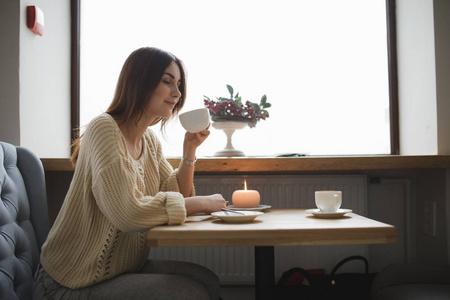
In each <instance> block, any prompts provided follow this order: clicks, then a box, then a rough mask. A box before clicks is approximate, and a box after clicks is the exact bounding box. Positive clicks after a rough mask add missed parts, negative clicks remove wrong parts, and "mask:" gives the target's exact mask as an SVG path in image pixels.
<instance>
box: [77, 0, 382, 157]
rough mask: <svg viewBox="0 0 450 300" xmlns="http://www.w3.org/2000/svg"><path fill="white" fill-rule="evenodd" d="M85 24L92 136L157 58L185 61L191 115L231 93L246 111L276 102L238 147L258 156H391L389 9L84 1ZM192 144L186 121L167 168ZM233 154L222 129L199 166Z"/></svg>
mask: <svg viewBox="0 0 450 300" xmlns="http://www.w3.org/2000/svg"><path fill="white" fill-rule="evenodd" d="M80 24H81V31H80V37H81V51H80V126H81V127H83V126H84V125H86V124H87V123H88V122H89V121H90V120H91V119H92V118H93V117H94V116H96V115H98V114H99V113H101V112H103V111H104V110H106V109H107V107H108V105H109V103H110V101H111V99H112V96H113V93H114V89H115V84H116V82H117V78H118V76H119V72H120V69H121V67H122V65H123V63H124V61H125V59H126V58H127V57H128V55H129V54H130V53H131V52H132V51H133V50H135V49H137V48H139V47H142V46H155V47H160V48H162V49H165V50H168V51H170V52H172V53H174V54H175V55H177V56H178V57H179V58H181V59H182V60H183V61H184V64H185V66H186V71H187V80H188V82H187V83H188V91H187V92H188V94H187V102H186V105H185V107H184V108H183V110H182V112H183V111H187V110H190V109H194V108H198V107H203V95H207V96H209V97H210V98H215V97H216V96H217V97H219V96H227V93H228V92H227V88H226V84H230V85H232V86H233V87H234V89H235V90H236V91H239V93H240V95H241V96H242V97H243V100H251V101H253V102H257V101H259V99H260V98H261V96H262V95H263V94H266V95H267V97H268V101H269V102H270V103H272V107H271V108H270V109H269V113H270V117H269V118H268V119H267V120H265V121H261V122H259V123H258V124H257V126H256V127H255V128H245V129H242V130H238V131H236V132H235V134H234V135H233V145H234V147H235V148H237V149H239V150H242V151H244V152H245V154H246V155H247V156H274V155H278V154H282V153H305V154H310V155H353V154H355V155H357V154H389V153H390V152H391V150H390V149H391V145H390V129H391V128H390V115H389V112H390V110H389V108H390V106H389V76H388V74H389V70H388V55H387V46H388V45H387V29H386V4H385V3H384V1H360V0H340V1H336V0H323V1H300V0H281V1H250V0H247V1H242V0H230V1H226V2H225V1H220V2H219V1H210V0H191V1H185V0H173V1H169V2H164V1H156V2H155V1H144V0H130V1H127V2H126V5H124V2H123V1H110V0H109V1H107V0H98V1H82V3H81V13H80ZM153 130H154V131H155V132H157V133H159V127H153ZM159 134H160V133H159ZM183 135H184V130H183V129H182V127H181V125H180V123H179V121H178V120H177V119H175V120H174V121H173V122H171V123H169V126H168V127H167V130H166V136H162V135H161V134H160V140H161V142H162V144H163V148H164V152H165V153H166V156H168V157H179V156H180V155H181V153H182V142H183ZM225 143H226V137H225V135H224V133H223V132H220V131H218V130H216V129H211V136H210V137H209V138H208V139H207V141H206V142H205V143H204V145H202V146H201V147H200V148H199V149H198V151H197V154H198V156H212V155H214V152H215V151H218V150H221V149H223V147H224V146H225Z"/></svg>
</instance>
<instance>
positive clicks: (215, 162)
mask: <svg viewBox="0 0 450 300" xmlns="http://www.w3.org/2000/svg"><path fill="white" fill-rule="evenodd" d="M41 161H42V163H43V165H44V169H45V170H46V171H73V170H74V168H73V167H72V165H71V164H70V161H69V159H68V158H42V159H41ZM168 161H169V162H170V163H171V164H172V166H173V167H174V168H176V167H178V165H179V163H180V159H178V158H170V159H168ZM427 168H430V169H433V168H450V155H374V156H305V157H294V158H292V157H289V158H285V157H283V158H279V157H273V158H270V157H244V158H199V159H198V162H197V166H196V167H195V172H196V173H295V172H301V171H340V170H380V169H427Z"/></svg>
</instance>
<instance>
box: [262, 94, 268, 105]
mask: <svg viewBox="0 0 450 300" xmlns="http://www.w3.org/2000/svg"><path fill="white" fill-rule="evenodd" d="M266 102H267V96H266V95H263V96H262V97H261V105H262V106H264V104H266Z"/></svg>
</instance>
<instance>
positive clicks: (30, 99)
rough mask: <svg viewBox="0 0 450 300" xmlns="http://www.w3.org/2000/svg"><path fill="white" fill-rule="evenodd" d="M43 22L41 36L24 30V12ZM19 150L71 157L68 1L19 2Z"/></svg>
mask: <svg viewBox="0 0 450 300" xmlns="http://www.w3.org/2000/svg"><path fill="white" fill-rule="evenodd" d="M27 5H36V6H38V7H39V8H40V9H41V10H42V11H43V12H44V16H45V28H44V35H43V36H38V35H35V34H34V33H33V32H31V31H30V30H29V29H28V28H27V26H26V6H27ZM20 22H21V23H20V101H19V102H20V120H21V122H20V145H21V146H24V147H27V148H30V149H31V150H32V151H34V152H35V153H36V154H37V155H38V156H39V157H69V155H70V148H69V145H70V45H71V43H70V24H71V22H70V1H69V0H64V1H53V0H33V1H31V0H21V1H20Z"/></svg>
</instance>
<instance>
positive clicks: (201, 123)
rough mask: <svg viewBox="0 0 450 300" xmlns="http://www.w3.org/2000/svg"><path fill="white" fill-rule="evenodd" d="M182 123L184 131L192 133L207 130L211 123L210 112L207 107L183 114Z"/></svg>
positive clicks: (181, 115) (181, 116)
mask: <svg viewBox="0 0 450 300" xmlns="http://www.w3.org/2000/svg"><path fill="white" fill-rule="evenodd" d="M180 122H181V125H182V126H183V127H184V129H186V130H187V131H189V132H191V133H194V132H199V131H202V130H205V129H206V128H207V127H208V125H209V123H210V122H211V119H210V117H209V110H208V109H207V108H206V107H205V108H199V109H194V110H191V111H187V112H185V113H182V114H180Z"/></svg>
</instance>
